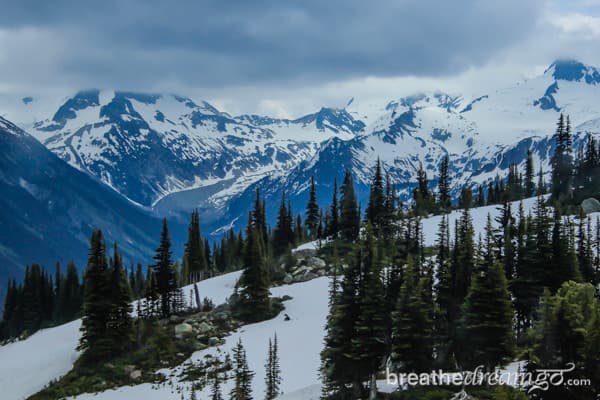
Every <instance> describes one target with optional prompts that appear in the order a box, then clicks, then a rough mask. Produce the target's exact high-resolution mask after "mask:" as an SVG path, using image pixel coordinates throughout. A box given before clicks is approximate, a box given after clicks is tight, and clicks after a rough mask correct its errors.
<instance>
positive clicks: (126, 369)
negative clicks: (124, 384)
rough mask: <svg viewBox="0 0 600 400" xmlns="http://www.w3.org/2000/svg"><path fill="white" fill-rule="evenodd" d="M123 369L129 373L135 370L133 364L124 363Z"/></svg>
mask: <svg viewBox="0 0 600 400" xmlns="http://www.w3.org/2000/svg"><path fill="white" fill-rule="evenodd" d="M123 370H124V371H125V372H126V373H128V374H131V373H132V372H133V371H134V370H135V365H126V366H125V367H123Z"/></svg>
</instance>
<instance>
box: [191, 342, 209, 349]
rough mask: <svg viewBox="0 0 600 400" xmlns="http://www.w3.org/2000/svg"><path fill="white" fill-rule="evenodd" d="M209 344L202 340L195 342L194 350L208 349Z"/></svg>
mask: <svg viewBox="0 0 600 400" xmlns="http://www.w3.org/2000/svg"><path fill="white" fill-rule="evenodd" d="M207 347H208V346H207V345H206V344H204V343H202V342H194V350H196V351H200V350H204V349H206V348H207Z"/></svg>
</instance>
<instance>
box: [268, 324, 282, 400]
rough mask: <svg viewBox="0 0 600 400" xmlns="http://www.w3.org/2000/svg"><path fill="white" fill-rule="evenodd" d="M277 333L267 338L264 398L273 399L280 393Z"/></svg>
mask: <svg viewBox="0 0 600 400" xmlns="http://www.w3.org/2000/svg"><path fill="white" fill-rule="evenodd" d="M278 351H279V350H278V344H277V335H275V336H274V338H273V340H272V341H271V338H269V349H268V353H267V363H266V364H265V387H266V389H265V400H275V399H276V398H277V397H279V396H280V395H281V390H280V389H279V386H280V385H281V369H280V366H279V353H278Z"/></svg>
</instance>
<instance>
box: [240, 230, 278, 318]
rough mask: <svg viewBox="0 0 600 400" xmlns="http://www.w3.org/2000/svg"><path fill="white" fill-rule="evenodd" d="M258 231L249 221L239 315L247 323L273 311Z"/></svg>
mask: <svg viewBox="0 0 600 400" xmlns="http://www.w3.org/2000/svg"><path fill="white" fill-rule="evenodd" d="M263 254H264V253H263V250H262V249H261V243H260V239H259V237H258V232H257V229H256V228H255V227H254V226H253V224H252V223H251V221H249V223H248V226H247V230H246V243H245V245H244V255H243V260H242V262H243V268H244V270H243V272H242V276H241V278H240V285H241V291H240V302H239V306H240V309H239V314H240V317H241V318H243V319H244V320H246V321H258V320H261V319H262V318H263V317H265V316H267V315H268V313H269V311H270V309H271V302H270V300H269V274H268V270H267V269H266V267H265V260H264V256H263Z"/></svg>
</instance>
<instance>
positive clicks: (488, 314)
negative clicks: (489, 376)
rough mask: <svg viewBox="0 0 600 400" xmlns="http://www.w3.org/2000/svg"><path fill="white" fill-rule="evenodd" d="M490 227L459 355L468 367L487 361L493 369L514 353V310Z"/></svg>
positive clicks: (466, 306) (465, 316) (469, 297)
mask: <svg viewBox="0 0 600 400" xmlns="http://www.w3.org/2000/svg"><path fill="white" fill-rule="evenodd" d="M486 231H487V232H486V238H485V247H484V254H482V256H480V257H479V258H480V259H479V263H478V265H477V269H476V271H475V272H474V274H473V279H472V281H471V286H470V288H469V294H468V295H467V298H466V299H465V304H464V306H463V322H462V329H461V333H462V341H463V342H464V345H463V349H464V351H463V352H462V355H461V356H460V357H459V359H460V360H461V363H462V365H463V366H464V367H476V366H478V365H484V366H485V367H486V370H487V371H492V370H493V368H494V367H496V366H498V365H501V364H503V363H505V362H507V361H508V360H509V359H510V356H511V355H512V354H513V350H514V343H513V341H514V339H513V325H512V323H513V322H512V319H513V310H512V306H511V302H510V295H509V293H508V289H507V281H506V273H505V272H504V269H503V267H502V264H501V263H500V262H499V261H498V260H497V259H495V258H494V257H493V251H494V250H493V248H492V246H493V241H494V239H493V237H492V232H491V227H490V228H488V229H486Z"/></svg>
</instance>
